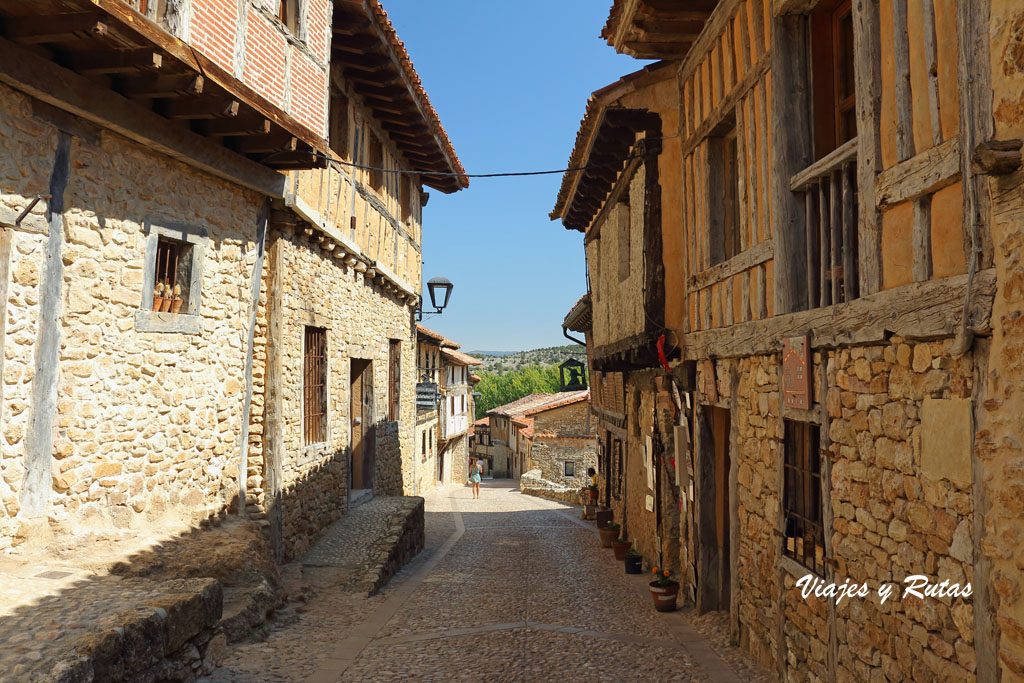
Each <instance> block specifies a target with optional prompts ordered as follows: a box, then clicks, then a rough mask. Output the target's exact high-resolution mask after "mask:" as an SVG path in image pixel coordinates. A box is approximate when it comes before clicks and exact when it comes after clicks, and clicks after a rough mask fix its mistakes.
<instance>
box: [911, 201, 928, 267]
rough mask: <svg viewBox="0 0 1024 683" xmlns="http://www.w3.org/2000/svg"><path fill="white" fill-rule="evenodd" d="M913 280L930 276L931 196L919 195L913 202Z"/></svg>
mask: <svg viewBox="0 0 1024 683" xmlns="http://www.w3.org/2000/svg"><path fill="white" fill-rule="evenodd" d="M913 230H914V232H913V240H912V244H913V253H914V265H913V268H912V271H913V275H914V282H924V281H925V280H928V279H930V278H931V276H932V198H931V196H930V195H927V196H924V197H921V198H920V199H918V200H916V201H915V202H914V227H913Z"/></svg>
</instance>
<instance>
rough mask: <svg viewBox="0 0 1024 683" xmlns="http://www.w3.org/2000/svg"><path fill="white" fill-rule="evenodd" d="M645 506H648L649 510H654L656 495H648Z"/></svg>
mask: <svg viewBox="0 0 1024 683" xmlns="http://www.w3.org/2000/svg"><path fill="white" fill-rule="evenodd" d="M644 508H646V509H647V511H648V512H654V496H651V495H648V496H647V498H646V499H645V500H644Z"/></svg>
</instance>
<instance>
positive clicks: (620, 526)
mask: <svg viewBox="0 0 1024 683" xmlns="http://www.w3.org/2000/svg"><path fill="white" fill-rule="evenodd" d="M621 528H622V525H620V524H616V523H615V522H612V523H611V524H609V525H608V526H606V527H605V529H610V530H612V531H618V530H619V529H621Z"/></svg>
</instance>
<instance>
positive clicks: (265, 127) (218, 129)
mask: <svg viewBox="0 0 1024 683" xmlns="http://www.w3.org/2000/svg"><path fill="white" fill-rule="evenodd" d="M194 126H195V128H196V131H197V132H198V133H200V134H201V135H208V136H224V137H231V136H238V135H266V134H267V133H269V132H270V130H271V127H272V126H271V123H270V121H269V120H267V119H265V118H263V117H262V116H237V117H233V118H227V119H208V120H205V121H197V122H196V123H195V124H194Z"/></svg>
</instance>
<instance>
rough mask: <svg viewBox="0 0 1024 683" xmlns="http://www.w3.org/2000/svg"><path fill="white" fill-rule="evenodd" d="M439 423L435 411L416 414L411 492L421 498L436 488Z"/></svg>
mask: <svg viewBox="0 0 1024 683" xmlns="http://www.w3.org/2000/svg"><path fill="white" fill-rule="evenodd" d="M440 429H441V426H440V422H439V420H438V415H437V411H436V410H430V411H421V412H417V414H416V433H415V434H414V436H413V444H412V446H413V460H414V463H415V464H414V468H415V470H414V475H413V479H414V482H413V491H412V493H413V494H414V495H417V496H422V495H425V494H427V493H428V492H430V491H432V490H434V489H435V488H437V486H438V484H439V482H438V477H437V437H438V434H440ZM424 439H425V440H426V451H427V452H426V455H424V454H423V441H424Z"/></svg>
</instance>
